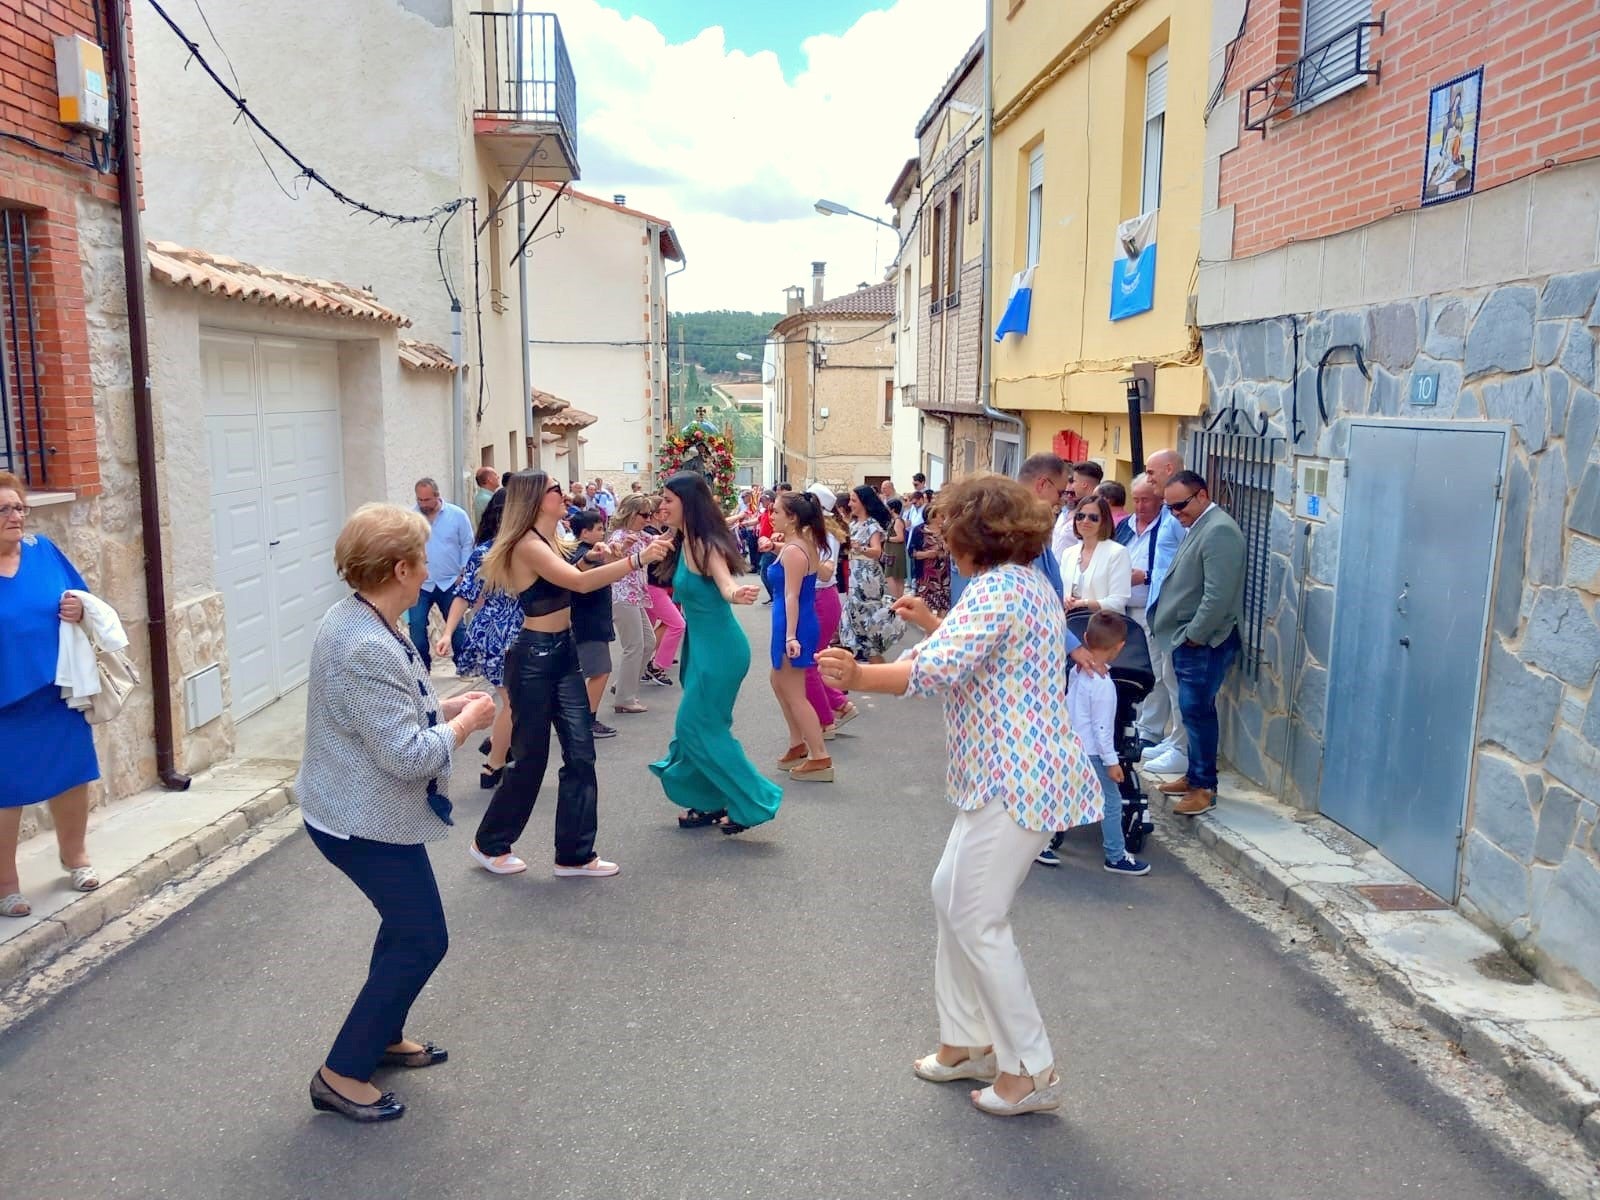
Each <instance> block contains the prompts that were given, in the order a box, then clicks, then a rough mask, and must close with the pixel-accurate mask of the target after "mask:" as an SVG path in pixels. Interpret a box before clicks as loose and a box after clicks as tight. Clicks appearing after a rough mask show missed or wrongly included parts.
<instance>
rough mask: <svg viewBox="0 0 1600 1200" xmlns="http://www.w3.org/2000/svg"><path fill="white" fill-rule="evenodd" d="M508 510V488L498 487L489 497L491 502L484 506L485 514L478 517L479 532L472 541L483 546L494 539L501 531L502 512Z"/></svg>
mask: <svg viewBox="0 0 1600 1200" xmlns="http://www.w3.org/2000/svg"><path fill="white" fill-rule="evenodd" d="M505 510H506V490H505V488H496V489H495V492H494V495H492V496H490V497H489V503H487V504H485V505H484V506H483V516H481V517H479V518H478V532H477V534H476V535H474V537H473V539H472V542H473V545H475V546H481V545H483V544H484V543H485V542H492V541H494V538H495V534H497V533H499V532H500V514H501V513H503V512H505Z"/></svg>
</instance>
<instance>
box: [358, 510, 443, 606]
mask: <svg viewBox="0 0 1600 1200" xmlns="http://www.w3.org/2000/svg"><path fill="white" fill-rule="evenodd" d="M432 532H433V530H432V528H431V527H430V526H429V524H428V518H427V517H425V516H423V515H422V514H421V513H419V512H412V511H410V510H409V509H404V508H399V507H397V506H396V505H393V504H363V505H362V506H361V507H360V508H358V509H356V511H355V512H353V513H351V514H350V519H349V520H348V521H346V522H345V523H344V528H343V529H341V530H340V531H339V539H338V541H336V542H334V544H333V565H334V566H335V568H337V570H338V572H339V578H341V579H343V580H344V581H345V582H346V583H347V584H349V585H350V586H351V587H353V588H354V589H355V590H356V591H358V592H361V591H368V590H370V589H372V588H377V587H382V586H383V585H384V584H385V583H387V582H388V581H389V580H390V579H392V578H393V577H394V569H395V567H397V566H399V565H400V564H401V563H403V562H405V563H422V562H426V561H427V556H428V537H429V535H430V534H431V533H432Z"/></svg>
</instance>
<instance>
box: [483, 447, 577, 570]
mask: <svg viewBox="0 0 1600 1200" xmlns="http://www.w3.org/2000/svg"><path fill="white" fill-rule="evenodd" d="M501 483H502V485H503V486H504V487H505V492H506V507H505V511H504V512H502V513H501V514H500V532H499V533H498V534H496V535H495V539H494V545H493V546H491V547H490V548H489V553H487V554H485V555H484V556H483V565H482V566H481V567H479V568H478V578H480V579H482V580H483V581H484V583H486V584H488V585H489V586H490V587H491V588H496V589H498V590H500V591H502V592H510V591H514V590H516V589H515V585H514V584H513V583H512V581H511V557H512V555H513V554H514V553H515V552H516V549H517V547H518V546H519V545H520V544H521V543H522V539H523V538H525V537H527V536H528V534H529V533H530V532H531V531H532V530H533V527H534V526H535V525H536V524H538V521H539V513H540V512H541V511H542V510H543V509H544V498H545V496H546V495H548V494H549V492H550V487H551V485H552V484H555V485H556V486H558V487H559V486H560V484H559V481H557V480H553V479H551V478H550V476H549V475H547V474H545V473H544V472H543V471H531V470H530V471H517V472H514V473H513V474H511V475H508V476H506V477H505V478H504V479H502V480H501ZM562 495H563V496H564V495H566V492H565V491H563V492H562ZM550 544H551V546H553V547H554V548H555V551H556V553H557V554H560V555H562V556H563V557H565V556H566V555H568V554H571V553H572V551H573V549H574V548H575V547H576V546H577V544H578V543H577V542H576V541H575V540H573V539H572V538H564V537H560V536H556V537H554V538H552V539H551V540H550ZM538 578H539V576H538V574H537V573H535V574H534V577H533V579H532V580H530V581H529V583H528V586H529V587H532V586H533V584H534V583H535V582H537V581H538Z"/></svg>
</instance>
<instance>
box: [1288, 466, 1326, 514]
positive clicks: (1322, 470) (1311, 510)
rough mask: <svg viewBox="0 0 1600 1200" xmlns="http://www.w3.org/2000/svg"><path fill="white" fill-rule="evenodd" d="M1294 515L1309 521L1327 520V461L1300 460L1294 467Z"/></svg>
mask: <svg viewBox="0 0 1600 1200" xmlns="http://www.w3.org/2000/svg"><path fill="white" fill-rule="evenodd" d="M1296 472H1297V478H1296V479H1295V489H1294V515H1295V516H1297V517H1304V518H1306V519H1307V520H1311V521H1325V520H1327V519H1328V460H1327V459H1324V458H1302V459H1300V460H1299V465H1298V466H1297V467H1296Z"/></svg>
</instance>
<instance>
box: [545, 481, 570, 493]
mask: <svg viewBox="0 0 1600 1200" xmlns="http://www.w3.org/2000/svg"><path fill="white" fill-rule="evenodd" d="M565 491H566V489H564V488H563V487H562V486H561V485H560V484H559V483H552V484H551V485H550V486H549V487H547V488H545V490H544V494H545V495H546V496H548V495H550V494H551V493H552V492H554V493H555V494H556V495H558V496H559V495H564V494H565Z"/></svg>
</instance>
